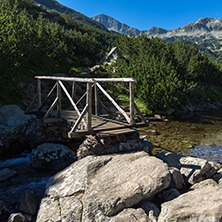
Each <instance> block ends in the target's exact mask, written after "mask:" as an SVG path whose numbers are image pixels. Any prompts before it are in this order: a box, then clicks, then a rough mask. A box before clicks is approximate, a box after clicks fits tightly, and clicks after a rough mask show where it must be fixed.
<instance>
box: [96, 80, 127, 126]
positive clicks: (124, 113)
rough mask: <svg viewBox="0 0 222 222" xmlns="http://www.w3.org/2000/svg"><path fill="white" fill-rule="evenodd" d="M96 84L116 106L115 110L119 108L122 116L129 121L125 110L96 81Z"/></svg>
mask: <svg viewBox="0 0 222 222" xmlns="http://www.w3.org/2000/svg"><path fill="white" fill-rule="evenodd" d="M96 85H97V86H98V87H99V89H100V90H101V91H102V92H103V94H104V95H105V96H106V97H107V98H108V99H109V100H110V102H111V103H112V104H113V105H114V106H115V107H116V109H117V110H119V111H120V112H121V113H122V114H123V116H124V117H125V118H126V120H127V122H128V123H130V118H129V116H128V115H127V114H126V112H125V111H124V110H123V109H122V108H121V107H120V106H119V105H118V104H117V103H116V101H115V100H114V99H113V98H112V97H111V96H110V95H109V94H108V93H107V92H106V90H105V89H103V87H102V86H101V85H100V84H99V83H98V82H97V83H96Z"/></svg>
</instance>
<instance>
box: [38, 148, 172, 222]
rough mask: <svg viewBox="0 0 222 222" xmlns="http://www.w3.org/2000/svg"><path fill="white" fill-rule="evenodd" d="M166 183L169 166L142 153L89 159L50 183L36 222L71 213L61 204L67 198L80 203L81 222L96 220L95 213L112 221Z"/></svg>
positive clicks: (74, 164)
mask: <svg viewBox="0 0 222 222" xmlns="http://www.w3.org/2000/svg"><path fill="white" fill-rule="evenodd" d="M157 166H158V167H157ZM169 184H170V173H169V171H168V166H167V165H166V164H164V163H163V162H162V161H161V160H159V159H158V158H155V157H151V156H149V155H148V154H147V153H145V152H134V153H126V154H116V155H106V156H97V157H93V156H88V157H85V158H83V159H81V160H79V161H77V162H75V163H73V164H72V165H70V166H69V167H67V168H66V169H65V170H63V171H61V172H59V173H57V174H56V175H55V176H54V177H52V178H51V179H50V180H49V182H48V184H47V186H46V192H45V195H46V196H47V197H46V198H44V199H43V200H42V203H41V205H40V210H39V212H38V217H37V222H40V221H41V222H44V221H47V219H44V218H49V216H50V215H51V216H52V217H55V218H57V219H56V220H55V221H58V218H59V217H61V215H62V214H59V211H60V212H67V214H70V212H71V210H69V208H68V207H69V206H70V205H69V206H67V207H65V201H64V200H65V199H64V198H68V197H69V198H73V199H74V200H75V201H76V202H78V201H79V202H78V203H79V204H78V206H79V207H77V209H79V213H78V215H80V214H81V215H82V221H97V220H96V217H98V214H101V215H100V217H106V218H107V217H108V218H110V219H112V217H113V216H116V215H117V214H118V213H119V212H120V211H122V210H123V209H125V208H129V207H131V206H134V205H136V204H138V203H139V202H140V201H142V200H145V199H147V198H151V197H152V196H154V195H155V194H157V193H158V192H160V191H161V190H163V189H166V188H167V187H168V186H169ZM81 204H82V205H83V206H82V207H83V210H81ZM46 209H48V210H46ZM60 209H63V210H62V211H61V210H60ZM52 212H55V214H58V215H60V216H58V217H56V216H55V214H53V213H52ZM99 212H100V213H99ZM75 213H77V210H75ZM45 214H46V215H45ZM49 214H50V215H49ZM130 214H131V213H130ZM44 215H45V216H44ZM96 215H97V216H96ZM121 217H122V216H121ZM124 217H125V216H124ZM77 221H78V220H77Z"/></svg>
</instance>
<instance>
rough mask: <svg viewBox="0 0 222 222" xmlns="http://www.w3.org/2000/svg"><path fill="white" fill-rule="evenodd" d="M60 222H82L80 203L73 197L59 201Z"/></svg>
mask: <svg viewBox="0 0 222 222" xmlns="http://www.w3.org/2000/svg"><path fill="white" fill-rule="evenodd" d="M59 203H60V208H61V217H62V222H70V221H72V222H81V221H82V210H83V206H82V202H81V201H80V200H78V199H76V198H75V197H63V198H60V199H59Z"/></svg>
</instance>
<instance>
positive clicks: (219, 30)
mask: <svg viewBox="0 0 222 222" xmlns="http://www.w3.org/2000/svg"><path fill="white" fill-rule="evenodd" d="M92 19H93V20H95V21H98V22H100V23H101V24H103V25H104V26H105V27H106V28H107V29H109V30H114V31H117V32H119V33H121V34H126V35H129V34H130V32H131V33H132V34H134V35H136V36H137V35H140V34H141V33H142V31H140V30H138V29H136V28H132V27H130V26H128V25H125V24H123V23H120V22H119V21H117V20H116V19H114V18H112V17H110V16H107V15H98V16H95V17H93V18H92ZM143 32H144V33H145V34H146V35H147V36H148V37H159V38H162V39H163V40H164V41H165V42H168V41H177V40H179V39H184V40H185V41H187V42H189V43H191V42H195V43H196V44H197V46H198V48H199V50H200V51H201V52H204V53H206V54H208V56H209V57H211V58H212V59H214V60H217V61H220V62H222V19H219V18H200V19H198V20H197V21H195V22H191V23H189V24H188V25H185V26H183V27H179V28H176V29H173V30H165V29H162V28H157V27H152V28H151V29H150V30H144V31H143Z"/></svg>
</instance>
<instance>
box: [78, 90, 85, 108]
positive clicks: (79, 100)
mask: <svg viewBox="0 0 222 222" xmlns="http://www.w3.org/2000/svg"><path fill="white" fill-rule="evenodd" d="M85 96H86V92H85V93H84V94H83V95H82V96H81V98H80V99H79V100H78V101H77V103H76V105H78V104H79V103H80V102H81V101H82V99H83V98H84V97H85Z"/></svg>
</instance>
